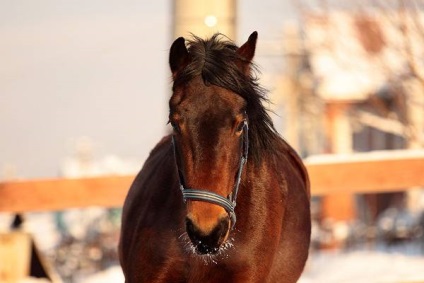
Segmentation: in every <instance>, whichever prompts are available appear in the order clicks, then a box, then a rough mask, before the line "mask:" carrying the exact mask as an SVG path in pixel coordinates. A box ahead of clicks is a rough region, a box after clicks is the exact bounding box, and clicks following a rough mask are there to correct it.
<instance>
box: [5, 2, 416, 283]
mask: <svg viewBox="0 0 424 283" xmlns="http://www.w3.org/2000/svg"><path fill="white" fill-rule="evenodd" d="M253 31H258V33H259V39H258V45H257V51H256V56H255V62H256V63H257V65H258V66H259V70H260V74H259V76H260V82H261V83H262V85H263V86H265V87H266V88H267V89H268V90H270V92H269V98H270V99H271V101H272V104H270V105H267V107H269V108H270V109H271V110H273V112H274V114H272V117H273V119H274V123H275V125H276V128H277V129H278V131H279V132H280V133H281V134H282V135H283V136H284V138H285V139H286V140H287V141H289V143H290V144H291V145H292V146H293V147H294V148H296V150H297V151H298V152H299V154H300V155H301V156H302V157H303V158H304V159H305V162H307V163H308V164H312V165H314V164H325V163H329V162H330V163H331V162H344V163H343V164H348V163H350V162H352V160H354V162H358V160H360V161H361V162H364V160H365V161H366V162H368V161H369V160H377V161H381V160H383V161H381V162H380V163H378V164H379V166H381V171H384V170H385V166H389V163H384V160H393V159H395V160H397V161H396V162H402V161H404V163H399V164H401V165H402V167H405V166H406V167H407V166H412V165H411V163H414V164H418V166H422V171H417V172H418V173H417V174H415V175H413V177H412V178H409V179H410V180H408V181H409V183H408V184H411V185H410V186H408V187H399V188H397V187H395V188H390V190H388V191H384V190H383V191H381V190H380V191H379V192H378V193H377V192H376V191H375V190H373V189H372V188H371V189H369V188H368V186H367V185H365V187H367V188H355V189H358V191H357V192H354V191H352V190H349V192H345V191H343V188H342V189H340V190H338V191H337V192H335V193H334V192H333V193H332V194H328V193H326V192H323V191H314V187H313V186H312V193H313V202H312V204H313V205H312V208H313V220H314V226H313V235H312V247H311V253H310V259H309V261H308V263H307V266H306V268H305V272H304V275H303V276H302V278H301V280H300V282H303V283H309V282H323V283H331V282H334V283H340V282H355V283H356V282H361V283H362V282H365V283H367V282H369V283H374V282H415V283H417V282H424V213H423V211H424V193H423V190H422V186H423V185H424V151H423V149H422V148H423V145H424V138H423V137H424V134H423V132H424V2H423V1H418V0H417V1H414V0H390V1H383V0H362V1H335V0H334V1H326V0H315V1H314V0H308V1H306V0H291V1H278V0H262V1H253V0H247V1H241V0H240V1H236V0H215V1H206V0H200V1H199V0H197V1H196V0H174V1H171V0H166V1H165V0H159V1H147V0H139V1H133V0H129V1H116V0H106V1H105V0H102V1H100V0H92V1H83V0H76V1H65V0H42V1H33V0H13V1H12V0H10V1H9V0H2V1H0V198H2V193H4V190H2V188H6V185H5V186H4V187H2V184H10V183H13V182H18V183H19V182H20V181H26V180H41V179H42V180H44V179H52V178H58V179H60V180H62V179H66V178H82V177H98V176H131V175H133V174H135V173H137V172H138V170H139V169H140V168H141V166H142V164H143V162H144V160H145V158H146V157H147V155H148V153H149V151H150V149H151V148H152V147H153V146H154V145H155V144H156V142H158V140H159V139H160V138H161V137H162V136H163V135H164V134H166V133H167V131H168V130H169V128H168V127H167V120H168V119H167V116H168V108H167V103H168V98H169V96H170V88H171V76H170V72H169V69H168V61H167V60H168V52H169V48H170V45H171V43H172V42H173V40H174V39H176V38H177V37H179V36H184V37H186V38H189V37H190V36H191V34H195V35H198V36H201V37H205V36H206V37H207V36H210V35H212V34H213V33H215V32H221V33H223V34H225V35H226V36H228V37H229V38H231V39H232V40H234V41H235V42H236V43H237V44H238V45H240V44H242V43H244V42H245V41H246V40H247V38H248V36H249V35H250V34H251V33H252V32H253ZM376 151H378V152H376ZM368 152H372V153H373V155H372V157H371V158H370V155H369V153H368ZM330 154H331V155H330ZM335 155H336V156H335ZM340 160H342V161H340ZM409 160H412V162H409ZM366 162H365V163H366ZM367 164H368V163H366V165H365V166H368V165H367ZM390 164H391V163H390ZM408 164H409V165H408ZM414 166H415V167H414V168H412V167H411V170H412V171H413V170H415V171H416V168H417V166H416V165H414ZM367 168H368V167H367ZM370 168H371V167H370ZM421 172H423V173H422V174H420V173H421ZM383 175H384V174H383ZM395 175H396V174H393V176H387V178H388V179H390V178H392V179H393V183H395V182H396V180H398V179H400V178H399V176H395ZM408 176H409V175H408ZM350 179H352V180H356V179H358V176H355V172H352V174H351V175H350V176H349V178H347V179H346V187H349V186H350V185H351V180H350ZM359 179H361V180H362V179H365V180H367V178H363V177H360V178H359ZM368 179H372V176H368ZM385 180H386V179H384V180H381V182H382V183H384V182H386V181H385ZM330 181H331V180H330ZM366 182H367V181H364V184H367V183H366ZM369 182H370V183H371V181H369ZM373 182H374V183H375V182H378V180H377V181H375V180H374V181H373ZM402 184H404V183H402ZM312 185H313V184H312ZM329 186H330V185H329ZM51 193H52V194H54V191H52V192H51ZM2 205H4V206H6V205H5V204H2V203H1V201H0V282H3V281H4V282H32V281H29V280H30V279H20V280H21V281H16V280H17V279H16V278H18V277H19V278H20V277H22V278H23V277H28V276H30V275H31V276H32V280H36V279H35V278H34V277H36V276H38V277H40V278H39V279H37V280H36V282H38V281H43V282H44V281H47V282H48V280H50V281H52V282H114V283H116V282H117V283H119V282H123V276H122V273H121V271H120V268H119V263H118V259H117V252H116V245H117V241H118V237H119V226H120V213H121V211H120V207H114V208H110V207H107V208H105V207H90V208H84V209H66V210H59V211H57V210H54V211H43V210H44V209H43V203H40V204H39V207H38V208H37V209H36V210H38V211H43V212H31V211H30V210H31V209H29V211H25V213H20V214H16V213H12V212H10V211H7V209H4V208H3V207H2ZM21 222H22V223H21ZM12 226H13V227H14V228H15V230H18V231H25V232H27V233H29V238H28V237H27V236H28V234H16V233H15V232H13V233H12V232H11V227H12ZM12 234H13V235H14V236H13V237H12V236H11V235H12ZM11 239H13V240H11ZM28 239H29V240H28ZM32 240H34V243H35V246H34V247H33V250H35V251H36V255H34V254H33V255H30V254H28V255H27V253H28V251H30V250H31V249H30V248H29V246H28V245H29V243H30V242H28V241H32ZM14 241H15V242H16V245H12V244H10V243H11V242H13V243H14ZM8 243H9V244H8ZM12 246H13V247H12ZM12 248H13V249H15V248H16V249H15V250H12ZM11 250H12V251H14V254H16V253H17V252H16V251H19V253H20V254H21V255H22V256H23V257H25V256H26V255H27V257H28V258H30V259H32V261H35V259H34V258H37V260H38V261H39V268H38V271H37V272H36V271H34V270H35V269H36V268H31V269H30V270H28V268H26V267H25V262H27V261H25V260H22V258H20V259H18V260H17V262H21V263H23V264H20V265H22V267H17V266H16V265H14V264H12V258H14V257H10V254H11V252H10V251H11ZM12 253H13V252H12ZM12 265H13V266H12ZM40 270H41V271H40ZM12 273H13V274H14V275H13V274H12ZM4 274H9V275H4ZM10 274H12V275H10ZM1 276H11V277H4V278H2V277H1ZM13 276H15V277H16V278H15V279H16V280H15V279H13V280H15V281H13V280H12V279H10V278H13ZM2 280H3V281H2ZM8 280H9V281H8Z"/></svg>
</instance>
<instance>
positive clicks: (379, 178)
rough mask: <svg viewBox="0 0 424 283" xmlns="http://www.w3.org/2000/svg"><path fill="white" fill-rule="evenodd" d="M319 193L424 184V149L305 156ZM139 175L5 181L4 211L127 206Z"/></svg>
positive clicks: (0, 196)
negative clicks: (133, 184)
mask: <svg viewBox="0 0 424 283" xmlns="http://www.w3.org/2000/svg"><path fill="white" fill-rule="evenodd" d="M305 164H306V166H307V168H308V172H309V176H310V179H311V189H312V194H313V195H331V194H339V193H341V192H343V193H376V192H390V191H403V190H407V189H409V188H411V187H419V186H423V187H424V150H401V151H382V152H371V153H361V154H352V155H344V156H340V155H325V156H315V157H311V158H308V159H306V160H305ZM133 179H134V176H105V177H95V178H79V179H63V178H60V179H43V180H41V179H40V180H27V181H25V180H22V181H11V182H2V183H0V212H30V211H51V210H53V211H54V210H63V209H68V208H77V207H80V208H81V207H89V206H102V207H121V206H122V205H123V202H124V198H125V195H126V194H127V191H128V188H129V187H130V185H131V182H132V181H133Z"/></svg>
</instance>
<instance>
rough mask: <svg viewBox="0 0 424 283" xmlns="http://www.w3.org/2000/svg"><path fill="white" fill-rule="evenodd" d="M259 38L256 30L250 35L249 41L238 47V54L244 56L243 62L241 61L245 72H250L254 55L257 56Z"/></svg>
mask: <svg viewBox="0 0 424 283" xmlns="http://www.w3.org/2000/svg"><path fill="white" fill-rule="evenodd" d="M257 39H258V32H257V31H254V32H252V34H251V35H250V36H249V39H248V40H247V42H246V43H245V44H243V45H242V46H240V48H239V49H237V54H238V55H240V57H242V58H243V62H242V63H241V69H242V71H243V72H244V73H245V74H248V73H249V72H250V63H251V62H252V59H253V56H255V50H256V41H257Z"/></svg>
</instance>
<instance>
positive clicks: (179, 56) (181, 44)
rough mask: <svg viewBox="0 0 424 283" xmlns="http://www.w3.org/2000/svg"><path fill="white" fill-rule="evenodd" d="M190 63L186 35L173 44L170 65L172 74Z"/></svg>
mask: <svg viewBox="0 0 424 283" xmlns="http://www.w3.org/2000/svg"><path fill="white" fill-rule="evenodd" d="M187 63H188V51H187V47H186V46H185V39H184V37H179V38H177V39H176V40H175V41H174V43H172V45H171V50H170V52H169V66H170V68H171V71H172V75H173V76H175V74H176V73H177V72H178V71H179V70H180V69H181V68H183V67H185V66H186V65H187Z"/></svg>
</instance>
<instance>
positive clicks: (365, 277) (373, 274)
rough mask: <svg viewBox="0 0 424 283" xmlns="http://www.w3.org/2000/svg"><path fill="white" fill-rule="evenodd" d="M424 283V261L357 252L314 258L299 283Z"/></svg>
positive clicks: (394, 255)
mask: <svg viewBox="0 0 424 283" xmlns="http://www.w3.org/2000/svg"><path fill="white" fill-rule="evenodd" d="M400 282H402V283H404V282H405V283H407V282H408V283H409V282H411V283H412V282H413V283H420V282H424V257H422V256H421V257H419V256H405V255H401V254H390V253H379V252H371V251H357V252H349V253H320V254H316V255H312V256H311V258H310V260H309V262H308V264H307V266H306V268H305V272H304V274H303V276H302V278H301V280H300V281H299V283H400Z"/></svg>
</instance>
